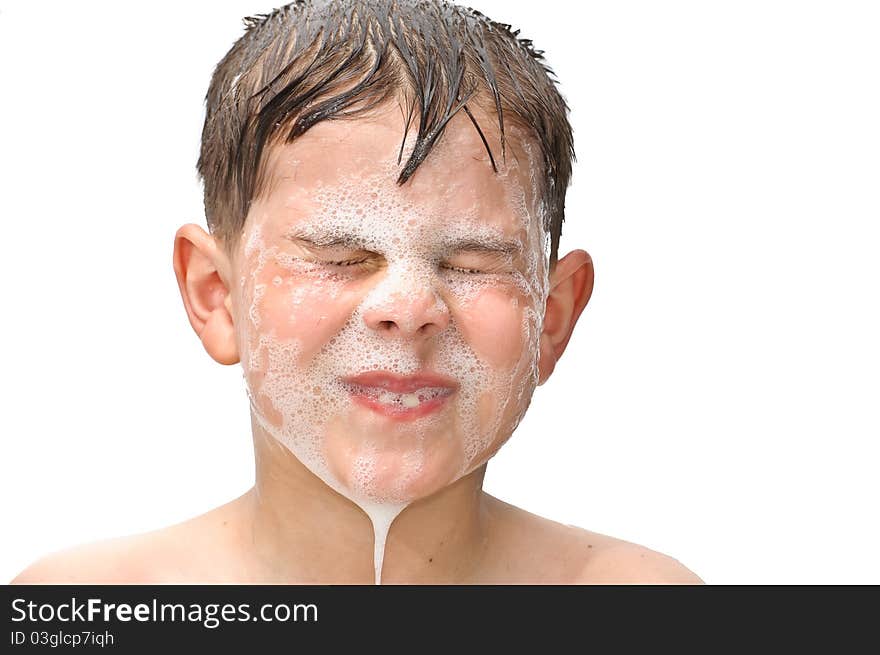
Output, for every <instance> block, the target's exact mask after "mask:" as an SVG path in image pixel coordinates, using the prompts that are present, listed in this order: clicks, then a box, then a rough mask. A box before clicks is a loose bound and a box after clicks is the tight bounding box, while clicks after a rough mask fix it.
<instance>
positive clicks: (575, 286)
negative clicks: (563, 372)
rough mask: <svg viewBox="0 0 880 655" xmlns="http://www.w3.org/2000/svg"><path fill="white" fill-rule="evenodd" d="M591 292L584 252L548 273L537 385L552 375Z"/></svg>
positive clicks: (588, 261)
mask: <svg viewBox="0 0 880 655" xmlns="http://www.w3.org/2000/svg"><path fill="white" fill-rule="evenodd" d="M592 293H593V260H592V258H591V257H590V255H589V254H587V252H586V251H584V250H573V251H572V252H570V253H568V254H567V255H566V256H565V257H563V258H562V259H560V260H558V261H557V262H556V267H555V268H554V269H553V271H552V272H551V273H550V293H549V294H548V296H547V306H546V308H545V311H544V327H543V329H542V331H541V338H540V349H541V352H540V355H539V358H538V384H539V385H540V384H544V383H545V382H546V381H547V378H549V377H550V374H551V373H553V369H554V368H555V367H556V362H557V361H559V358H560V357H562V353H563V351H565V347H566V346H567V345H568V340H569V339H570V338H571V333H572V331H573V330H574V326H575V323H577V320H578V318H579V317H580V315H581V312H582V311H584V307H586V306H587V302H589V300H590V295H592Z"/></svg>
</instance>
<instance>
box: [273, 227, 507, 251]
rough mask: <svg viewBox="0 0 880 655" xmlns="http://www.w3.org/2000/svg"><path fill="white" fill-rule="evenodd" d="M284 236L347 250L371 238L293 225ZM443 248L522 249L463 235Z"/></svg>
mask: <svg viewBox="0 0 880 655" xmlns="http://www.w3.org/2000/svg"><path fill="white" fill-rule="evenodd" d="M284 236H285V238H287V239H291V240H299V241H304V242H306V243H308V244H311V245H313V246H317V247H319V248H344V249H347V250H370V249H371V247H373V246H372V245H371V242H372V240H370V239H365V238H364V237H363V236H360V235H356V234H352V233H348V232H342V233H336V234H326V233H323V232H320V231H319V230H313V229H309V228H303V227H301V226H299V227H295V228H293V229H291V230H289V231H288V232H286V233H285V235H284ZM442 247H443V250H445V251H446V252H450V253H459V252H485V253H492V254H498V255H511V256H512V255H515V254H516V253H518V252H520V251H521V250H522V246H521V244H520V243H519V242H518V241H514V240H510V239H505V238H503V237H496V236H490V235H486V236H480V237H464V238H459V239H452V240H449V241H444V242H443V243H442Z"/></svg>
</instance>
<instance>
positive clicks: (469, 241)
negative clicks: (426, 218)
mask: <svg viewBox="0 0 880 655" xmlns="http://www.w3.org/2000/svg"><path fill="white" fill-rule="evenodd" d="M444 247H445V249H446V250H448V251H449V252H489V253H496V254H501V255H514V254H516V253H517V252H519V251H520V250H521V249H522V248H521V246H520V245H519V243H518V242H516V241H511V240H509V239H503V238H496V237H480V238H476V239H475V238H473V237H467V238H464V239H456V240H454V241H449V242H446V243H445V244H444Z"/></svg>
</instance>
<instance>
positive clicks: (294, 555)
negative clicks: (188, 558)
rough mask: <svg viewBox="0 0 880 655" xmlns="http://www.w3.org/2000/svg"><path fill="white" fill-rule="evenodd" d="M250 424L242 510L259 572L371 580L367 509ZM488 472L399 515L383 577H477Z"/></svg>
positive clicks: (427, 580) (292, 579)
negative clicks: (248, 480) (250, 463)
mask: <svg viewBox="0 0 880 655" xmlns="http://www.w3.org/2000/svg"><path fill="white" fill-rule="evenodd" d="M252 425H253V431H254V454H255V459H256V483H255V485H254V488H253V489H252V490H251V492H250V493H249V494H248V495H247V496H246V498H245V501H246V502H245V512H246V525H249V526H250V531H251V534H250V537H251V538H252V545H251V546H249V548H250V549H251V550H252V555H253V557H255V558H256V560H257V562H256V564H255V566H256V567H257V569H258V570H259V571H260V574H259V577H260V578H263V579H266V580H268V581H271V582H284V583H306V584H373V582H374V534H373V522H372V521H371V519H370V517H369V516H368V515H367V513H366V512H365V511H364V510H362V509H361V508H360V507H359V506H358V505H357V504H355V503H354V502H352V501H351V500H349V499H348V498H346V497H344V496H342V495H340V494H339V493H337V492H336V491H334V490H333V489H331V488H330V487H329V486H327V485H326V484H325V483H324V482H323V481H322V480H321V479H320V478H318V477H317V476H315V475H314V474H313V473H312V472H311V471H309V470H308V469H307V468H306V467H305V466H304V465H303V464H302V463H301V462H300V461H299V460H298V459H297V458H296V457H295V456H294V455H293V453H291V452H290V451H289V450H288V449H287V448H286V447H285V446H284V445H283V444H280V443H278V441H277V440H275V439H274V438H273V437H272V436H271V435H268V434H266V433H265V431H264V430H263V429H262V428H261V427H260V426H259V424H258V423H257V422H256V421H253V422H252ZM485 471H486V466H485V465H483V466H481V467H479V468H477V469H476V470H474V471H473V472H471V473H470V474H468V475H466V476H464V477H463V478H461V479H459V480H457V481H456V482H454V483H453V484H451V485H449V486H448V487H445V488H443V489H442V490H440V491H438V492H436V493H434V494H433V495H432V496H430V497H428V498H424V499H420V500H417V501H414V502H412V503H411V504H409V505H407V506H406V507H405V508H404V509H403V510H402V511H401V512H400V514H399V515H397V517H396V518H395V519H394V521H393V522H392V523H391V527H390V529H389V530H388V534H387V539H386V542H385V548H384V558H383V562H382V567H381V581H382V583H385V584H398V583H399V584H438V583H450V584H452V583H462V582H466V581H467V580H469V579H471V578H472V577H473V576H474V574H475V573H476V570H477V568H478V567H479V564H480V560H481V558H482V556H483V554H484V552H485V548H486V544H487V534H488V530H487V522H486V512H485V502H486V501H485V495H484V494H483V492H482V484H483V476H484V474H485ZM377 523H379V522H378V521H377ZM378 527H380V526H378V525H377V528H378ZM377 531H378V532H379V534H378V535H377V536H378V537H379V538H380V540H381V536H382V535H381V530H377ZM380 546H381V544H380ZM380 554H381V548H380Z"/></svg>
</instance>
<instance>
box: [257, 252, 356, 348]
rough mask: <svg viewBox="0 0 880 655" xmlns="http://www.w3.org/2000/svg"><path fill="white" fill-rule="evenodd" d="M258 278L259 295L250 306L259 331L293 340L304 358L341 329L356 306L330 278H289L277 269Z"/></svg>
mask: <svg viewBox="0 0 880 655" xmlns="http://www.w3.org/2000/svg"><path fill="white" fill-rule="evenodd" d="M261 277H262V279H261V280H260V284H261V286H262V292H261V294H260V297H259V298H258V299H257V302H256V303H254V313H255V314H256V318H257V322H256V325H258V326H259V331H260V332H262V333H264V334H267V333H270V332H271V334H272V335H273V336H274V337H275V338H277V339H280V340H283V341H287V340H295V341H296V342H298V343H300V344H301V345H302V347H303V355H305V356H309V355H312V354H314V352H315V351H316V350H317V349H319V348H320V347H321V346H322V345H323V344H324V343H326V342H327V341H328V340H329V339H330V338H331V337H332V336H333V335H334V334H336V333H338V332H339V331H340V330H341V329H342V326H343V325H344V324H345V322H346V321H347V320H348V319H349V318H350V316H351V314H352V311H353V310H354V306H355V304H356V300H355V298H354V296H353V293H352V292H351V291H350V290H348V289H347V288H346V285H345V284H344V282H342V281H339V280H334V279H332V278H320V277H311V276H308V275H291V274H290V272H289V271H284V270H283V269H280V268H278V267H267V270H266V271H265V275H263V276H261Z"/></svg>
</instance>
